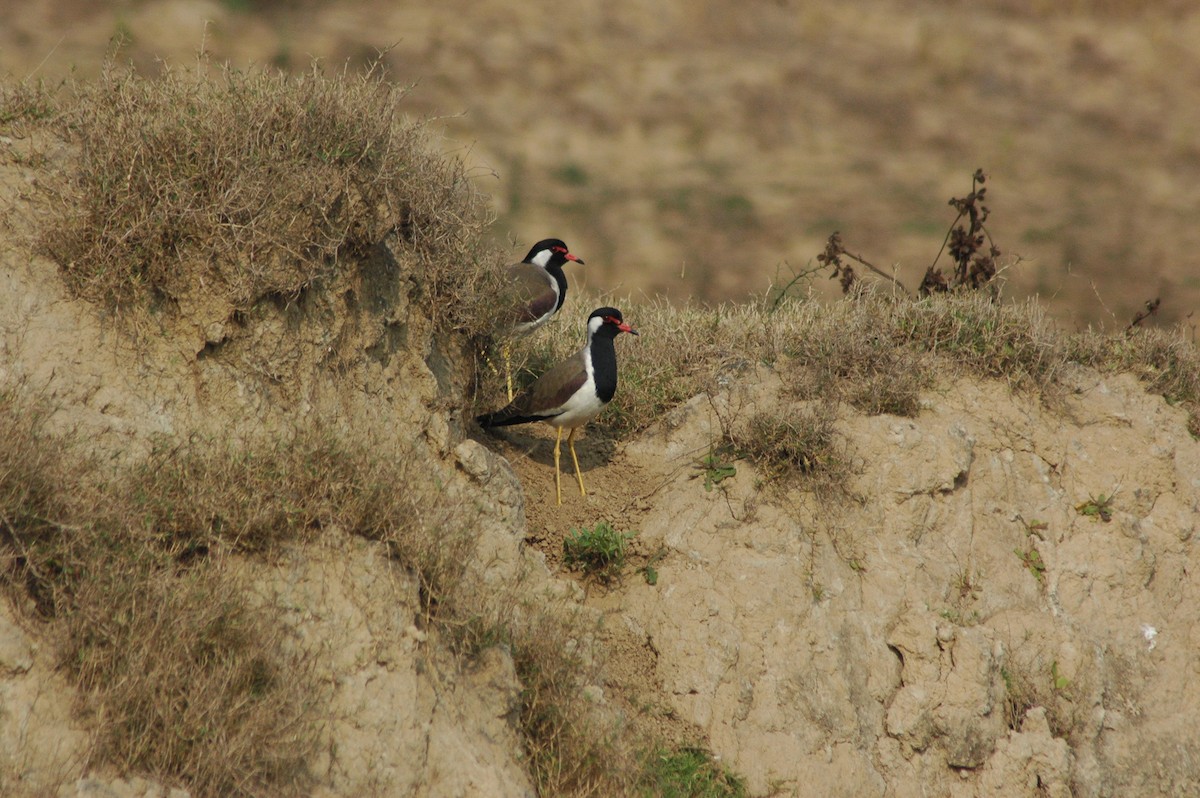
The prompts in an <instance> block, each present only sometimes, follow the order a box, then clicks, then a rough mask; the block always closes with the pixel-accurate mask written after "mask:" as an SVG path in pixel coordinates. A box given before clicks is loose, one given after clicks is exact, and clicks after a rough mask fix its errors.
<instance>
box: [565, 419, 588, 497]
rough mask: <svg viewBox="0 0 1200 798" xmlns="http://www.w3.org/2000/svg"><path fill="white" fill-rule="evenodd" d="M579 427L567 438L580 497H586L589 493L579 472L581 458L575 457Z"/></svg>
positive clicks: (573, 429)
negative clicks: (576, 432)
mask: <svg viewBox="0 0 1200 798" xmlns="http://www.w3.org/2000/svg"><path fill="white" fill-rule="evenodd" d="M577 429H579V427H571V434H570V435H568V436H567V446H569V447H571V459H572V460H573V461H574V462H575V479H577V480H579V495H580V496H586V495H587V491H586V490H584V489H583V474H582V473H581V472H580V470H579V458H578V457H576V456H575V430H577Z"/></svg>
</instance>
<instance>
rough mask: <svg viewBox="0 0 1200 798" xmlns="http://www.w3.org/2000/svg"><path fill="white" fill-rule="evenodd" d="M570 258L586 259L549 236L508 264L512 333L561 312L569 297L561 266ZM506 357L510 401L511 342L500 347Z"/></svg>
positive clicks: (533, 327)
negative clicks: (519, 258) (518, 260)
mask: <svg viewBox="0 0 1200 798" xmlns="http://www.w3.org/2000/svg"><path fill="white" fill-rule="evenodd" d="M567 261H574V262H575V263H578V264H579V265H580V266H582V265H584V262H583V259H582V258H579V257H577V256H576V255H573V254H571V251H570V250H569V249H567V245H566V244H565V243H563V241H562V240H561V239H558V238H546V239H543V240H541V241H539V242H537V243H536V244H534V245H533V246H532V247H530V249H529V253H528V254H527V255H526V256H525V259H524V260H522V261H521V262H520V263H514V264H512V265H511V266H509V267H508V286H509V289H510V290H509V292H508V301H509V303H510V304H511V307H510V308H509V309H508V311H507V312H506V316H507V321H508V323H509V324H510V325H511V327H510V329H509V330H508V333H509V334H510V335H512V334H515V335H525V334H528V333H531V332H533V331H534V330H536V329H537V328H538V327H541V326H542V325H543V324H545V323H546V322H548V321H550V318H551V317H552V316H554V314H555V313H557V312H558V310H559V308H561V307H562V305H563V302H564V301H565V300H566V298H567V276H566V275H565V274H564V273H563V269H562V267H563V266H564V265H566V263H567ZM501 355H502V356H503V358H504V382H505V385H506V387H507V388H508V401H510V402H511V401H512V399H513V387H512V362H511V360H510V358H509V344H508V342H505V343H504V345H503V346H502V348H501Z"/></svg>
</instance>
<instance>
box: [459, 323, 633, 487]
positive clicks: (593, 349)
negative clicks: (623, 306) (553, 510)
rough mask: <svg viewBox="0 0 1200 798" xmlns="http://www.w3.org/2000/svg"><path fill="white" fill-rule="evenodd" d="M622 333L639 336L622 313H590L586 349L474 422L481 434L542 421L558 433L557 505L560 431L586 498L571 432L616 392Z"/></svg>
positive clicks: (601, 407)
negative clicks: (618, 345) (617, 342)
mask: <svg viewBox="0 0 1200 798" xmlns="http://www.w3.org/2000/svg"><path fill="white" fill-rule="evenodd" d="M623 332H627V333H632V334H633V335H637V334H638V331H637V330H635V329H633V328H632V327H630V326H629V325H628V324H626V323H625V320H624V318H622V316H621V311H619V310H617V309H616V308H598V309H596V310H593V311H592V314H591V315H590V316H588V323H587V344H586V345H584V347H583V348H582V349H580V350H579V351H578V352H576V353H575V354H574V355H572V356H571V357H569V358H567V359H566V360H564V361H562V362H561V363H558V364H557V365H556V366H554V367H553V368H551V369H550V370H549V371H547V372H546V373H545V374H543V375H542V376H540V377H538V378H537V379H536V380H535V381H534V382H533V384H532V385H530V386H529V387H528V388H526V389H525V390H524V391H522V392H521V394H520V395H519V396H517V398H515V399H513V400H512V401H510V402H509V403H508V404H507V405H506V406H505V407H503V408H501V409H500V410H497V411H496V412H494V413H485V414H484V415H482V416H479V417H478V418H476V421H478V422H479V425H480V426H482V427H485V428H492V427H507V426H510V425H512V424H528V423H530V422H534V421H545V422H546V423H547V424H549V425H551V426H552V427H555V428H556V429H557V430H558V435H557V437H556V438H555V440H554V489H555V492H556V493H557V495H558V503H559V504H562V478H561V476H560V471H559V449H560V447H561V445H562V431H563V429H564V428H567V429H570V430H571V432H570V434H568V435H567V446H568V447H570V449H571V460H572V461H573V462H574V463H575V478H576V479H577V480H578V481H579V493H580V494H581V495H583V496H586V495H587V490H586V489H584V487H583V474H582V473H580V471H579V458H578V457H576V455H575V432H576V431H577V430H578V429H579V428H580V427H582V426H583V425H584V424H586V423H587V422H589V421H591V420H592V419H593V418H595V417H596V415H597V414H598V413H599V412H600V411H601V410H603V409H604V406H605V405H607V404H608V403H609V402H610V401H612V398H613V396H614V395H615V394H616V392H617V348H616V346H615V344H614V340H615V339H616V337H617V336H618V335H620V334H621V333H623Z"/></svg>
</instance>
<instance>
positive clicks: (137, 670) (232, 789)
mask: <svg viewBox="0 0 1200 798" xmlns="http://www.w3.org/2000/svg"><path fill="white" fill-rule="evenodd" d="M43 418H44V413H40V412H38V411H37V409H36V408H33V407H31V406H29V405H28V404H26V403H24V402H20V401H18V400H16V399H15V398H13V395H12V394H5V395H3V396H2V397H0V432H3V433H4V435H5V440H6V442H7V444H8V445H6V446H5V447H3V449H2V450H0V549H2V552H3V555H4V557H3V563H4V569H3V574H2V578H3V580H4V583H5V585H6V586H7V589H8V590H9V591H10V592H11V593H12V594H13V595H14V597H16V598H17V599H18V604H20V605H22V606H26V607H28V608H30V610H31V611H32V612H34V613H35V615H36V616H37V617H40V618H41V619H42V620H43V622H44V623H45V624H46V627H47V634H48V636H49V637H50V638H51V639H54V640H56V641H57V645H58V651H59V655H60V657H61V660H62V663H63V665H64V667H65V668H66V670H67V671H68V672H69V673H70V674H71V675H72V677H73V678H74V679H75V681H76V683H77V684H78V686H79V687H80V688H81V691H80V701H81V706H80V710H81V711H82V712H84V713H85V714H86V716H87V717H89V718H91V721H92V725H93V727H94V729H95V733H96V753H97V756H99V757H100V760H101V761H106V762H110V763H113V764H115V765H117V766H118V767H119V768H120V769H121V770H122V771H124V772H129V771H135V772H148V773H151V774H155V775H156V776H158V777H160V778H163V779H166V780H168V781H175V782H181V783H184V784H186V785H187V786H188V788H189V789H190V790H191V791H192V793H193V794H195V795H198V796H218V795H219V796H234V795H264V794H270V795H291V794H295V795H299V794H304V793H305V792H306V790H307V787H308V786H309V784H308V774H307V773H306V771H305V764H306V762H307V761H308V759H309V758H310V757H311V756H312V754H313V752H314V749H315V746H316V744H317V740H318V736H319V733H320V729H321V724H322V722H323V719H324V712H323V709H322V707H323V706H324V702H325V700H326V696H325V693H324V692H323V689H322V687H321V686H320V685H319V684H318V683H317V682H316V679H315V677H314V670H313V663H312V662H311V660H310V659H309V658H308V657H307V656H306V655H305V654H304V653H303V652H301V651H297V650H296V648H295V647H294V646H289V645H287V643H288V635H289V631H288V627H287V626H286V625H285V624H284V622H283V620H282V614H281V613H282V611H281V609H280V608H278V607H272V606H266V607H264V606H261V604H260V603H259V602H257V601H255V600H253V599H252V597H251V593H250V591H248V590H247V589H246V586H245V584H243V582H242V581H240V580H241V578H240V577H235V576H234V575H233V574H234V573H236V571H235V570H231V569H229V568H226V567H225V565H224V563H225V561H226V559H227V558H228V557H229V556H231V555H232V554H234V553H238V552H241V553H248V552H254V553H260V554H261V553H265V554H267V555H269V553H270V552H271V550H272V549H273V548H275V547H276V546H278V545H280V544H283V543H285V542H292V541H302V540H305V539H307V538H311V537H313V536H315V535H318V534H328V530H330V529H338V530H341V531H343V532H347V533H352V534H359V535H363V536H366V537H369V538H372V539H376V540H381V541H384V542H385V543H386V544H388V546H389V548H390V550H391V552H392V555H393V557H394V559H395V561H396V563H397V564H398V565H399V566H400V567H405V568H409V569H411V570H412V571H413V572H414V573H416V574H417V575H418V576H419V578H420V581H421V585H422V597H423V598H424V599H425V607H426V610H427V613H428V616H429V618H430V619H432V620H435V621H436V620H439V619H441V618H450V617H453V614H454V612H455V609H454V608H455V600H456V597H457V595H458V592H459V591H460V590H461V589H462V588H463V586H464V585H465V584H466V582H467V580H464V579H463V578H462V569H463V568H464V567H465V563H466V561H467V560H468V557H469V551H470V547H471V545H472V544H471V541H470V539H469V527H464V528H463V529H462V530H461V531H460V532H450V531H449V530H450V527H449V526H448V525H446V526H442V525H439V524H440V522H442V521H444V520H445V519H444V518H443V517H442V516H438V517H437V518H431V517H430V516H429V511H428V509H427V508H428V507H429V506H431V505H432V504H433V502H432V498H433V495H434V493H436V491H437V488H436V486H434V485H432V484H428V483H429V480H428V479H425V480H424V482H422V481H421V479H420V478H419V477H418V476H416V475H414V473H413V472H412V470H411V468H410V466H411V465H412V463H413V462H414V461H413V459H412V458H405V457H397V458H394V459H389V460H385V459H383V458H381V457H376V456H374V455H372V454H369V452H370V451H371V449H370V447H368V446H367V445H365V442H364V441H356V440H352V439H349V438H346V437H343V436H339V435H335V434H333V433H331V432H329V431H326V430H319V429H318V430H307V431H304V432H301V433H299V434H297V435H296V436H295V437H294V438H293V439H292V440H290V441H288V442H285V443H275V444H271V445H269V446H267V445H264V446H261V447H255V446H248V447H244V448H230V447H226V446H202V445H195V444H194V445H192V446H190V447H177V448H173V449H163V450H161V451H159V452H157V453H155V455H154V456H153V458H152V460H151V461H150V462H149V463H147V464H146V465H144V466H142V467H137V468H133V469H130V470H129V471H128V472H126V473H122V474H119V475H117V476H115V477H112V478H110V479H102V478H101V477H100V474H101V473H102V472H101V470H100V469H99V468H98V467H97V466H96V464H92V463H89V462H88V461H87V460H86V458H80V457H79V456H78V455H77V452H76V449H75V447H74V445H73V444H72V443H71V441H70V440H69V439H63V438H59V437H55V436H52V435H49V434H48V433H47V432H46V431H45V429H44V426H43V425H42V423H41V419H43ZM397 463H399V465H397ZM398 485H405V486H407V488H406V489H405V490H397V486H398Z"/></svg>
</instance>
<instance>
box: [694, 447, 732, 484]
mask: <svg viewBox="0 0 1200 798" xmlns="http://www.w3.org/2000/svg"><path fill="white" fill-rule="evenodd" d="M728 451H729V449H728V447H725V446H722V447H720V448H718V449H710V450H709V452H708V454H707V455H705V456H704V458H703V459H702V460H701V461H700V462H699V464H698V465H697V466H696V467H697V468H699V469H700V470H702V471H703V472H704V490H705V491H708V492H711V491H712V489H713V486H714V485H720V484H721V483H722V482H724V481H725V480H727V479H730V478H732V477H735V476H737V467H736V466H734V465H733V463H730V462H726V460H725V459H724V458H723V457H721V455H722V454H724V453H728Z"/></svg>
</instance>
